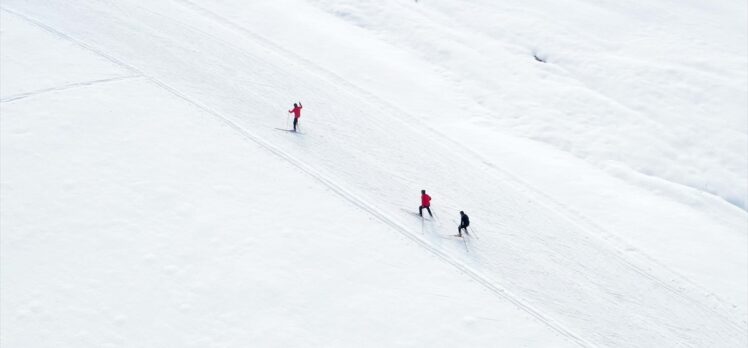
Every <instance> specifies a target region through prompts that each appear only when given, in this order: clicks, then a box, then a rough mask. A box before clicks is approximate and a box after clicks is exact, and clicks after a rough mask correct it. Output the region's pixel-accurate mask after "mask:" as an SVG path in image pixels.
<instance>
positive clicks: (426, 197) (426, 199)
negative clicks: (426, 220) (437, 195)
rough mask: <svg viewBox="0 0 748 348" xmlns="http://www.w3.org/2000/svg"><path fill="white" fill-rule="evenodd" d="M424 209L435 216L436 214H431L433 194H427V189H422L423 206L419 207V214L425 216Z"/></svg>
mask: <svg viewBox="0 0 748 348" xmlns="http://www.w3.org/2000/svg"><path fill="white" fill-rule="evenodd" d="M423 209H426V210H427V211H428V212H429V216H431V217H434V214H431V196H429V195H427V194H426V190H421V206H420V207H418V215H421V216H423Z"/></svg>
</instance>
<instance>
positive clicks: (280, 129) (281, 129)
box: [275, 128, 304, 135]
mask: <svg viewBox="0 0 748 348" xmlns="http://www.w3.org/2000/svg"><path fill="white" fill-rule="evenodd" d="M275 129H277V130H279V131H284V132H289V133H295V134H299V135H303V134H304V133H302V132H299V131H295V130H293V129H283V128H275Z"/></svg>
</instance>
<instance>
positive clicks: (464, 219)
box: [457, 211, 470, 237]
mask: <svg viewBox="0 0 748 348" xmlns="http://www.w3.org/2000/svg"><path fill="white" fill-rule="evenodd" d="M468 226H470V218H469V217H468V216H467V214H465V212H464V211H460V227H457V233H458V234H457V235H458V236H460V237H462V230H465V234H468V235H469V234H470V233H468V230H467V227H468Z"/></svg>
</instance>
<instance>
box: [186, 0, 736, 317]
mask: <svg viewBox="0 0 748 348" xmlns="http://www.w3.org/2000/svg"><path fill="white" fill-rule="evenodd" d="M176 1H177V2H181V3H184V4H186V5H187V6H188V7H190V8H192V9H194V10H196V11H198V12H200V13H202V14H204V15H206V16H207V17H210V18H212V19H214V20H216V21H218V22H220V23H222V24H224V25H226V26H227V27H229V28H232V29H235V30H237V31H239V32H242V33H245V34H247V35H249V36H251V37H252V38H253V39H255V40H257V41H259V42H261V43H262V45H263V46H265V47H266V48H268V49H270V50H272V51H275V52H280V53H282V55H284V56H286V57H289V58H290V59H291V60H293V61H297V62H302V63H303V64H304V65H305V67H306V68H308V70H313V71H317V72H319V73H320V74H322V75H323V76H326V77H328V78H330V79H331V80H333V81H334V82H335V83H336V84H339V85H343V86H345V87H346V88H347V89H351V90H355V91H356V92H358V93H360V94H362V95H365V96H366V99H369V100H375V101H376V103H377V104H380V105H384V106H385V107H386V108H387V109H389V110H390V111H389V112H391V113H393V114H399V115H404V116H407V117H408V121H409V122H411V123H412V124H409V125H408V126H410V127H411V129H413V130H414V131H418V130H420V129H425V130H426V132H421V133H422V134H423V135H426V136H427V137H429V138H430V139H431V140H433V141H444V140H446V141H448V142H449V143H450V145H451V146H454V147H456V148H459V151H455V155H457V156H460V157H463V158H466V160H468V161H471V160H470V159H468V158H467V156H464V155H463V153H468V154H470V156H471V157H473V158H474V159H475V160H477V161H478V162H479V163H483V164H485V166H486V167H488V168H490V169H491V170H492V172H493V173H494V174H496V175H497V176H496V177H497V178H498V179H500V180H502V181H503V182H504V183H506V184H510V185H512V186H514V187H515V188H517V189H519V190H520V191H522V192H523V193H524V194H526V195H527V196H529V197H530V198H531V199H532V200H533V201H534V202H536V203H538V204H539V205H542V206H543V207H545V208H547V209H549V210H551V211H554V212H555V213H557V214H558V215H559V216H562V217H564V218H565V219H566V220H567V221H568V222H569V223H572V224H574V225H576V226H577V227H579V229H580V230H582V231H584V232H585V233H587V234H589V235H590V236H592V237H595V238H597V239H598V240H600V241H602V242H603V243H605V245H607V246H608V247H610V248H612V249H613V250H614V251H615V253H614V255H615V256H616V257H617V258H618V259H619V260H621V261H622V262H624V263H626V264H627V265H628V266H629V267H630V268H631V269H633V270H635V271H636V272H638V273H640V274H641V275H643V276H645V277H647V278H649V279H651V280H653V281H655V282H657V283H658V284H659V285H661V286H663V287H664V288H666V289H668V290H669V291H671V292H672V293H673V294H675V295H677V296H680V297H682V298H684V299H686V300H687V301H689V302H691V303H693V304H696V305H700V306H703V307H704V308H706V309H707V310H709V311H710V312H712V313H714V314H716V315H719V316H722V317H723V318H725V319H727V318H726V317H724V316H723V315H722V313H720V312H719V310H729V306H728V305H727V304H726V303H724V301H723V300H722V299H721V298H719V297H718V296H716V295H714V294H712V293H711V292H710V291H709V290H707V289H705V288H703V287H702V286H701V285H699V284H697V283H696V282H694V281H692V280H690V279H689V278H687V277H686V276H684V275H682V274H680V273H678V272H676V271H675V270H672V269H671V268H669V267H667V266H665V265H664V264H662V263H661V262H659V261H657V260H656V259H655V258H653V257H651V256H650V255H647V254H646V253H643V252H641V251H637V252H636V253H635V254H632V253H631V252H630V250H635V249H636V248H635V247H633V246H632V245H630V244H629V243H627V242H626V241H624V240H623V239H622V238H620V237H618V236H616V235H614V234H612V233H610V232H609V231H607V230H606V229H605V228H603V227H602V226H600V225H598V224H596V223H595V222H594V221H592V220H591V219H590V218H588V217H586V216H584V215H583V214H582V213H580V212H578V211H576V210H574V209H573V208H571V207H568V206H566V205H565V204H563V203H561V202H559V201H557V200H556V199H554V198H553V197H552V196H551V195H548V194H546V193H545V192H542V191H541V190H539V189H537V188H536V187H534V186H532V185H531V184H529V183H527V182H525V181H524V180H522V179H521V178H519V177H518V176H516V175H514V174H512V173H511V172H509V171H507V170H505V169H502V168H500V167H499V166H497V165H495V164H493V163H492V162H491V161H490V160H489V159H487V158H485V157H484V156H482V155H481V154H479V153H478V152H476V151H474V150H473V149H472V148H469V147H467V146H465V145H463V144H462V143H460V142H459V141H457V140H455V139H453V138H452V137H451V136H449V135H447V134H444V133H442V132H440V131H438V130H436V129H434V128H433V127H431V126H429V125H428V124H426V123H425V122H422V121H420V119H419V118H418V117H415V116H414V115H412V114H410V113H408V112H407V111H405V110H402V109H400V108H399V107H397V106H396V105H392V104H391V103H389V102H388V101H386V100H383V99H381V98H379V97H378V96H377V95H374V94H372V93H370V92H369V91H366V90H364V89H362V88H361V87H358V86H357V85H355V84H353V83H351V82H349V81H347V80H345V79H344V78H342V77H340V76H339V75H337V74H336V73H334V72H332V71H330V70H327V69H325V68H323V67H321V66H319V65H317V64H315V63H314V62H312V61H310V60H308V59H306V58H304V57H302V56H300V55H298V54H296V53H294V52H292V51H290V50H288V49H286V48H284V47H282V46H279V45H277V44H275V43H273V42H272V41H270V40H268V39H267V38H265V37H263V36H261V35H259V34H257V33H255V32H252V31H251V30H249V29H247V28H246V27H244V26H241V25H239V24H237V23H235V22H233V21H231V20H229V19H227V18H224V17H222V16H220V15H218V14H216V13H214V12H212V11H210V10H208V9H206V8H204V7H201V6H199V5H197V4H196V3H194V2H193V1H191V0H176ZM237 49H238V48H237ZM560 68H561V69H564V68H563V67H560ZM564 70H565V69H564ZM577 80H578V79H577ZM579 82H580V83H583V84H584V85H585V86H587V84H586V83H585V82H584V81H581V80H580V81H579ZM587 87H588V89H589V90H590V91H593V92H595V93H601V95H602V92H598V91H597V90H596V89H593V88H589V86H587ZM604 97H605V98H606V99H609V100H611V101H612V102H614V103H616V104H619V105H621V107H624V108H626V109H630V108H629V107H628V106H626V105H623V104H621V103H620V102H618V101H617V100H615V99H614V98H612V97H608V96H604ZM631 111H632V112H634V113H636V114H637V115H639V113H638V112H636V111H634V110H631ZM640 117H643V116H640ZM414 125H415V127H414ZM456 210H459V209H456ZM652 266H654V267H652ZM646 268H649V269H652V268H656V269H659V271H660V272H661V273H663V275H662V276H663V277H665V278H667V279H668V281H669V282H670V283H674V284H670V283H668V281H664V280H662V279H661V278H660V277H658V276H656V275H654V274H653V273H651V272H648V271H647V270H646ZM688 287H690V288H693V289H694V290H695V291H696V293H693V294H690V295H686V294H684V293H683V292H684V290H685V289H687V288H688ZM699 294H709V298H711V299H713V300H715V303H712V304H711V306H710V305H707V304H704V303H702V302H700V301H698V300H696V296H698V295H699ZM712 306H714V307H717V308H718V309H719V310H715V308H714V307H712ZM728 320H729V319H728ZM730 322H731V323H732V324H733V326H734V328H735V329H736V330H739V331H742V329H741V328H740V326H739V325H738V324H737V323H735V322H732V321H731V320H730Z"/></svg>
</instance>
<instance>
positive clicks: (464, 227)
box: [457, 225, 470, 236]
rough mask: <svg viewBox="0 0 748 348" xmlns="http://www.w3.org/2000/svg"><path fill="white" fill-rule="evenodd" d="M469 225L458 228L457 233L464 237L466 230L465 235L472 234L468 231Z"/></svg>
mask: <svg viewBox="0 0 748 348" xmlns="http://www.w3.org/2000/svg"><path fill="white" fill-rule="evenodd" d="M467 227H468V225H460V227H457V233H458V234H459V235H460V236H462V230H465V234H470V233H468V231H467Z"/></svg>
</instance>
